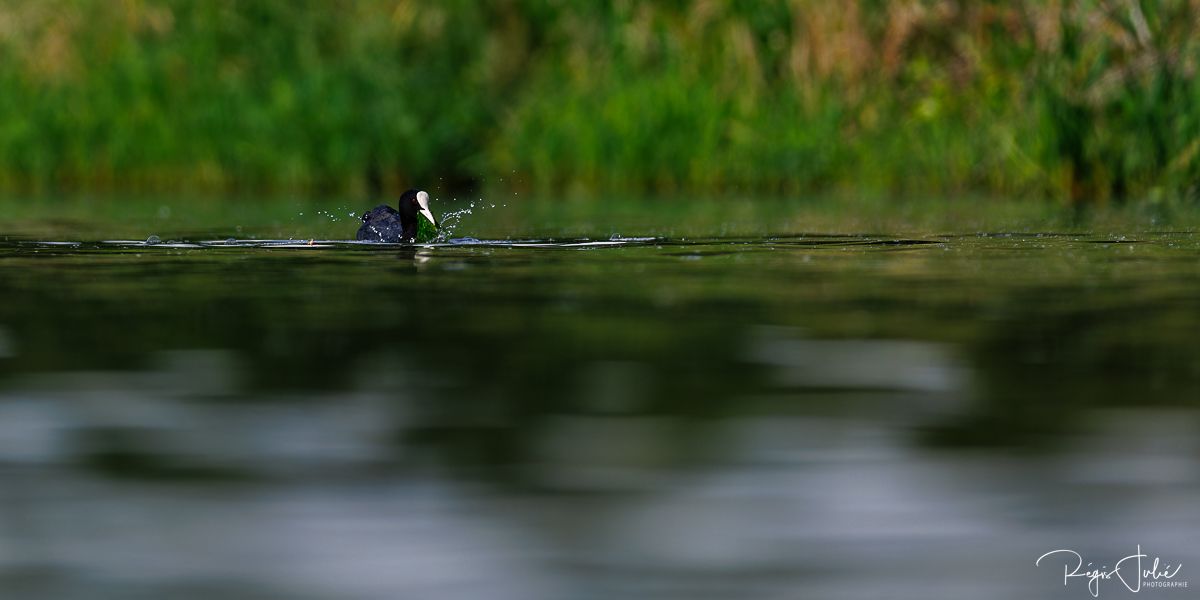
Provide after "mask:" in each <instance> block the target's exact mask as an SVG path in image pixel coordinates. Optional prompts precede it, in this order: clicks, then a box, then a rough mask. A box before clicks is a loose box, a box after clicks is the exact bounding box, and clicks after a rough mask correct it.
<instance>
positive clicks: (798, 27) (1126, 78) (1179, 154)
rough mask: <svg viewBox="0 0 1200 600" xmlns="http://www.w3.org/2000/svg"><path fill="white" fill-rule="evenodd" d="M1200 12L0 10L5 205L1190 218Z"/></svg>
mask: <svg viewBox="0 0 1200 600" xmlns="http://www.w3.org/2000/svg"><path fill="white" fill-rule="evenodd" d="M1198 22H1200V2H1196V1H1192V0H1165V1H1163V2H1149V1H1142V0H1126V1H1122V2H1100V1H1087V0H1075V1H1064V2H1041V1H1036V0H1022V1H1017V2H992V1H982V2H954V1H945V0H941V1H934V0H920V1H906V2H898V1H897V2H890V1H884V0H853V1H848V2H843V1H839V0H809V1H788V0H764V1H754V2H749V1H731V2H712V1H710V0H678V1H675V2H666V3H662V2H641V1H634V0H624V1H613V2H603V3H565V2H558V1H554V0H506V1H495V2H468V1H465V0H448V1H434V0H358V1H355V2H348V3H332V2H326V1H324V0H294V1H285V0H239V1H233V0H212V1H206V2H194V1H191V0H158V1H150V0H124V1H122V2H110V1H108V0H3V1H2V2H0V89H3V93H0V187H3V188H6V189H9V190H18V191H39V192H40V191H53V192H62V191H73V190H93V191H94V190H110V191H128V190H143V191H167V190H171V191H173V190H192V191H195V190H202V191H212V192H221V193H232V194H244V195H246V196H251V195H254V194H259V193H262V192H276V193H277V192H281V191H282V192H306V193H317V194H332V193H351V194H363V193H370V194H379V193H381V192H384V191H388V192H394V191H395V190H398V189H402V188H403V187H407V186H409V185H422V186H426V187H428V186H430V185H431V182H434V181H435V180H436V181H441V182H443V185H445V186H447V187H457V188H459V189H462V188H468V187H486V188H490V189H495V188H503V189H509V190H518V191H522V192H525V191H535V192H539V193H542V194H549V193H556V194H562V193H564V192H565V193H567V195H580V194H583V195H587V194H591V195H597V194H611V193H626V194H636V193H654V194H660V195H674V194H680V193H703V194H720V193H729V192H736V193H760V194H767V195H777V194H801V193H812V192H820V193H830V192H834V193H836V192H845V191H854V192H859V191H867V192H872V193H883V194H891V195H897V194H900V195H933V194H941V195H961V194H968V193H984V194H989V195H996V196H1009V197H1022V198H1041V199H1045V198H1051V199H1057V200H1061V201H1063V202H1066V203H1071V204H1103V203H1106V202H1109V201H1124V200H1134V201H1138V202H1143V203H1148V204H1163V203H1167V204H1173V203H1178V202H1191V201H1193V200H1194V198H1195V197H1196V196H1197V186H1196V184H1195V181H1196V180H1197V175H1198V173H1197V170H1198V168H1200V162H1198V160H1197V153H1198V152H1200V102H1197V100H1198V99H1200V84H1197V83H1196V81H1195V77H1194V71H1195V68H1196V58H1197V48H1198V46H1197V40H1198V39H1200V36H1197V35H1196V34H1197V28H1198V25H1197V23H1198Z"/></svg>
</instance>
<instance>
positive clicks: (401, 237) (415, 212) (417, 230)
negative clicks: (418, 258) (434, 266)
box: [354, 190, 438, 244]
mask: <svg viewBox="0 0 1200 600" xmlns="http://www.w3.org/2000/svg"><path fill="white" fill-rule="evenodd" d="M399 208H400V210H396V209H394V208H392V207H390V206H388V205H386V204H380V205H379V206H376V207H375V208H372V209H371V210H369V211H367V212H365V213H363V216H362V221H363V224H362V226H361V227H359V228H358V233H357V234H356V235H355V236H354V238H355V239H358V240H368V241H373V242H391V243H393V244H411V243H413V242H428V241H430V240H431V239H433V238H434V237H435V236H436V234H437V227H438V222H437V218H436V217H434V216H433V211H432V210H429V194H427V193H425V192H423V191H421V190H408V191H407V192H404V193H403V194H402V195H401V196H400V206H399ZM422 217H423V218H422Z"/></svg>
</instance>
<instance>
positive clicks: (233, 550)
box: [0, 227, 1200, 600]
mask: <svg viewBox="0 0 1200 600" xmlns="http://www.w3.org/2000/svg"><path fill="white" fill-rule="evenodd" d="M143 231H145V230H143ZM146 233H151V231H146ZM459 233H472V232H470V231H460V232H459ZM167 237H168V236H166V235H164V236H163V238H164V239H166V238H167ZM235 237H236V236H235ZM685 237H686V236H675V237H671V236H666V237H656V236H647V237H644V238H623V237H619V236H618V237H615V238H612V239H608V238H607V237H592V238H591V239H592V240H595V241H589V240H581V239H574V238H557V239H554V240H550V241H547V240H545V239H541V240H530V241H528V242H517V243H514V242H512V241H511V240H505V241H498V242H493V243H489V242H477V241H474V240H470V239H458V240H456V241H454V242H451V243H446V244H440V245H432V246H425V247H416V248H412V247H407V248H406V247H400V246H386V245H372V244H354V243H346V242H322V241H319V240H317V241H313V242H312V243H311V245H310V244H309V241H308V240H307V239H304V240H301V241H278V242H272V241H263V240H246V239H230V240H224V241H222V239H223V238H216V241H205V240H206V239H209V238H206V237H186V238H185V237H183V236H180V237H179V238H178V239H188V240H191V241H189V242H186V243H162V244H155V245H147V244H144V243H141V242H137V241H120V240H113V241H97V242H70V243H51V242H46V241H39V239H37V238H33V237H30V236H29V235H24V234H13V235H9V236H8V237H7V240H6V241H4V242H0V292H2V293H3V302H2V303H0V592H3V593H0V597H2V598H9V597H12V598H71V599H73V598H113V599H116V598H121V599H127V598H146V599H150V598H153V599H160V598H197V599H200V598H217V597H220V598H264V599H275V598H279V599H283V598H288V599H291V598H302V599H309V598H311V599H344V598H362V599H394V598H410V597H412V598H492V599H506V598H512V599H522V600H524V599H535V598H632V597H649V598H735V597H736V598H914V599H915V598H997V599H1001V598H1005V599H1007V598H1016V597H1022V598H1087V597H1089V596H1087V590H1086V587H1085V586H1086V582H1083V581H1081V580H1075V581H1072V582H1071V583H1070V584H1069V585H1068V586H1067V587H1066V588H1064V586H1063V584H1062V561H1058V562H1057V563H1056V564H1054V565H1051V566H1046V565H1045V564H1044V565H1043V566H1042V567H1035V566H1034V560H1035V559H1036V558H1037V557H1038V556H1039V555H1041V554H1042V553H1044V552H1047V551H1049V550H1053V549H1057V548H1072V549H1076V550H1078V551H1080V552H1081V553H1083V554H1085V555H1086V556H1087V558H1088V560H1095V561H1096V562H1097V565H1096V566H1100V564H1101V563H1103V564H1105V565H1111V564H1112V563H1113V562H1115V561H1116V560H1117V559H1119V558H1121V557H1124V556H1126V555H1128V554H1133V553H1135V551H1136V549H1137V546H1138V545H1139V544H1140V545H1141V548H1142V551H1143V552H1145V553H1147V554H1149V555H1151V556H1160V557H1162V559H1163V561H1165V562H1171V563H1175V564H1178V563H1182V570H1181V572H1180V574H1179V575H1178V577H1177V579H1188V578H1191V579H1192V584H1193V587H1191V588H1190V589H1188V590H1143V591H1142V592H1141V593H1140V594H1139V595H1138V596H1136V597H1142V596H1150V597H1168V598H1184V597H1193V596H1194V594H1195V592H1196V587H1194V586H1200V542H1197V537H1196V533H1197V531H1200V435H1198V434H1200V413H1198V412H1197V407H1198V405H1200V341H1198V337H1197V335H1198V334H1200V234H1196V233H1193V232H1189V231H1177V232H1172V231H1170V230H1169V228H1161V227H1160V228H1159V229H1158V230H1152V231H1145V232H1140V233H1136V234H1116V235H1114V234H1109V233H1093V232H1088V231H1076V232H1069V233H1056V232H1054V231H1050V230H1046V231H1040V232H1039V231H1037V230H1031V229H1028V228H1027V229H1025V230H1023V231H1021V232H1020V233H1004V232H1000V233H985V234H978V233H974V232H972V233H968V234H963V235H957V234H945V233H922V234H911V235H910V234H904V235H885V234H862V235H860V234H851V235H830V234H828V233H825V234H816V233H814V234H807V233H806V234H777V235H771V236H769V237H761V236H759V237H719V238H701V239H695V238H692V237H686V239H684V238H685ZM41 239H42V240H45V239H53V238H41ZM57 239H103V238H102V237H99V236H98V237H92V238H69V237H68V238H57ZM139 239H142V238H141V236H139ZM1101 586H1102V587H1101V597H1106V598H1112V597H1117V598H1120V597H1135V596H1132V595H1131V594H1129V593H1128V592H1127V591H1125V590H1124V589H1123V588H1122V587H1121V586H1120V584H1119V583H1116V582H1110V581H1105V582H1102V583H1101Z"/></svg>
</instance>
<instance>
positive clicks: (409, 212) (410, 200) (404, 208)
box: [399, 190, 438, 228]
mask: <svg viewBox="0 0 1200 600" xmlns="http://www.w3.org/2000/svg"><path fill="white" fill-rule="evenodd" d="M399 208H400V214H402V215H404V220H405V221H410V220H411V221H412V222H414V223H415V222H417V215H424V216H425V218H427V219H429V222H430V223H432V224H433V226H434V227H435V228H436V227H437V226H438V222H437V217H434V216H433V211H432V210H430V209H429V194H427V193H425V192H423V191H421V190H408V191H407V192H404V193H403V194H401V195H400V206H399Z"/></svg>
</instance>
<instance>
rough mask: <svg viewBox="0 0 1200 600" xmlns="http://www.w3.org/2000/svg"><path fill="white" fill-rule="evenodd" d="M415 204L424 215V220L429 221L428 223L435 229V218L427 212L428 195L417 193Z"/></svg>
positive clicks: (430, 211) (431, 213) (431, 212)
mask: <svg viewBox="0 0 1200 600" xmlns="http://www.w3.org/2000/svg"><path fill="white" fill-rule="evenodd" d="M417 204H419V205H420V206H421V210H420V212H421V214H423V215H425V218H426V219H429V222H430V223H433V226H434V227H437V226H438V222H437V218H436V217H434V216H433V211H432V210H429V194H427V193H425V192H417Z"/></svg>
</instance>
